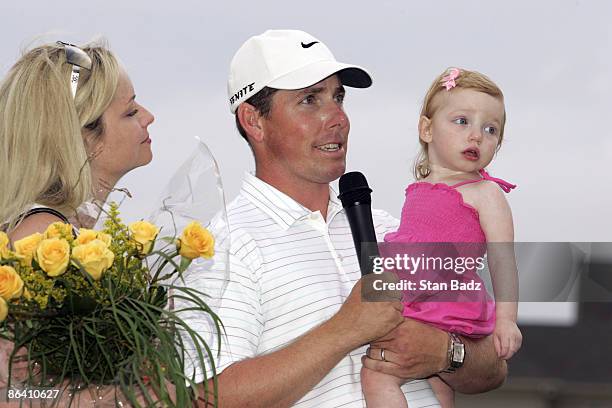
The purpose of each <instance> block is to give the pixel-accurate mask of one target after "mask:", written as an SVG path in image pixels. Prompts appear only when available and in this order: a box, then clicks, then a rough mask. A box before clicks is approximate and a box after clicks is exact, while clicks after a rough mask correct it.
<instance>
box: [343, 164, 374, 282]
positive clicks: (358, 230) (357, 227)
mask: <svg viewBox="0 0 612 408" xmlns="http://www.w3.org/2000/svg"><path fill="white" fill-rule="evenodd" d="M371 192H372V189H370V187H369V186H368V182H367V180H366V178H365V176H364V175H363V174H361V173H360V172H358V171H352V172H350V173H346V174H344V175H343V176H342V177H340V194H339V195H338V198H339V199H340V201H342V207H344V210H345V212H346V217H347V218H348V222H349V225H350V226H351V234H352V235H353V242H354V243H355V249H356V250H357V258H358V259H359V268H360V269H361V275H362V276H364V275H367V274H369V273H372V266H373V261H374V257H378V256H380V254H379V252H378V245H377V243H376V231H374V224H373V222H372V207H371V204H372V198H371V197H370V193H371ZM362 243H367V245H364V246H363V248H362ZM362 249H363V250H364V251H365V252H364V253H362Z"/></svg>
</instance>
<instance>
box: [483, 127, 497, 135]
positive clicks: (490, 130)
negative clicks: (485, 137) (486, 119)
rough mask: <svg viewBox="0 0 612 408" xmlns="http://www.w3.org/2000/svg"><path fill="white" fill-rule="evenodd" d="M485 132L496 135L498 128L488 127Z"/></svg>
mask: <svg viewBox="0 0 612 408" xmlns="http://www.w3.org/2000/svg"><path fill="white" fill-rule="evenodd" d="M484 130H485V132H487V133H488V134H490V135H496V134H497V128H495V126H487V127H486V128H485V129H484Z"/></svg>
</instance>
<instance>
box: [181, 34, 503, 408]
mask: <svg viewBox="0 0 612 408" xmlns="http://www.w3.org/2000/svg"><path fill="white" fill-rule="evenodd" d="M371 82H372V81H371V78H370V76H369V74H368V73H367V72H366V71H365V70H364V69H363V68H360V67H358V66H354V65H348V64H342V63H339V62H337V61H336V60H335V58H334V56H333V55H332V53H331V52H330V51H329V49H328V48H327V47H326V46H325V45H324V44H323V43H321V42H320V41H319V40H318V39H316V38H314V37H312V36H311V35H309V34H307V33H304V32H301V31H290V30H284V31H267V32H265V33H264V34H262V35H259V36H255V37H252V38H250V39H249V40H248V41H246V42H245V43H244V44H243V45H242V47H241V48H240V49H239V50H238V52H237V53H236V55H235V56H234V58H233V60H232V62H231V67H230V76H229V82H228V92H229V100H230V108H231V112H232V113H234V114H235V115H236V123H237V126H238V129H239V132H240V133H241V134H242V136H243V137H244V138H245V139H246V140H247V142H248V143H249V145H250V147H251V149H252V151H253V154H254V156H255V165H256V170H255V175H251V174H246V175H245V177H244V182H243V186H242V189H241V191H240V193H239V195H238V197H237V198H236V199H235V200H234V201H232V203H231V204H230V205H229V206H228V221H229V227H230V231H231V249H230V259H229V270H230V276H229V283H228V286H227V289H226V291H225V293H224V295H223V297H222V299H221V305H220V307H219V309H218V310H217V312H218V314H219V317H220V318H221V320H222V321H223V323H224V325H225V330H226V333H227V337H224V341H223V344H222V347H221V354H220V358H219V359H218V361H216V364H217V372H218V373H219V372H220V374H219V375H218V391H219V395H218V396H219V402H220V406H221V407H224V408H225V407H246V406H249V407H265V408H269V407H290V406H297V407H339V406H342V407H362V406H364V402H363V396H362V393H361V385H360V377H359V374H360V370H361V366H362V360H363V361H364V362H365V364H366V366H367V367H369V368H372V369H374V370H379V371H383V372H386V373H389V374H394V375H398V376H401V377H402V378H406V379H407V381H408V380H409V379H415V378H424V377H427V376H430V375H433V374H436V373H439V372H440V371H442V370H445V369H447V368H449V366H450V365H451V362H452V361H451V360H453V358H455V356H454V355H453V353H452V352H451V353H450V359H449V351H452V350H449V346H457V347H459V346H463V343H465V345H464V347H465V348H466V349H467V350H466V351H467V358H466V359H465V361H460V362H459V363H462V364H463V366H462V367H461V368H459V369H457V371H456V372H454V373H452V374H440V375H441V376H442V378H443V379H444V380H445V381H447V382H448V383H449V384H450V385H451V386H452V387H454V388H455V389H456V390H459V391H462V392H482V391H485V390H488V389H491V388H494V387H496V386H499V384H501V382H502V381H503V379H504V377H505V363H503V362H501V361H499V360H498V359H497V357H496V356H495V351H494V349H493V345H492V342H491V341H490V339H484V340H481V341H478V342H475V341H471V340H467V339H463V343H461V344H457V343H458V342H459V341H457V342H453V341H450V340H449V336H448V334H447V333H444V332H442V331H440V330H438V329H435V328H432V327H429V326H427V325H424V324H420V323H418V322H414V321H410V320H406V321H405V322H404V318H403V317H402V316H401V310H402V304H401V303H399V302H362V301H361V291H360V288H361V281H360V280H359V278H360V271H359V265H358V262H357V257H356V253H355V248H354V245H353V241H352V237H351V233H350V228H349V225H348V221H347V219H346V216H345V214H344V211H343V210H342V207H341V205H340V203H339V201H338V199H337V198H336V195H337V193H335V192H334V191H332V190H331V189H330V186H329V183H330V182H332V181H334V180H335V179H337V178H338V177H340V176H341V175H342V174H343V173H344V171H345V158H346V149H347V140H348V133H349V127H350V124H349V120H348V117H347V116H346V113H345V112H344V109H343V99H344V94H345V90H344V86H351V87H357V88H366V87H369V86H370V85H371ZM373 216H374V225H375V229H376V232H377V234H378V237H379V239H382V236H383V235H384V234H385V233H386V232H389V231H391V230H395V229H396V228H397V220H395V219H393V218H392V217H390V216H389V215H388V214H386V213H384V212H381V211H376V210H374V211H373ZM216 261H217V262H216V266H215V267H216V268H223V267H224V266H225V265H224V264H223V261H222V260H221V259H217V260H216ZM205 281H206V278H205V277H201V276H200V277H199V278H194V277H193V274H192V275H191V276H188V278H187V284H189V285H194V286H195V287H196V288H197V289H201V290H203V291H206V289H205V287H204V286H203V285H205V284H206V283H205ZM187 320H188V323H189V324H190V325H191V327H192V328H193V329H195V330H197V331H199V332H200V333H202V334H204V335H207V334H208V335H210V334H215V331H214V327H213V326H212V325H211V324H210V322H209V321H208V320H207V319H206V317H201V316H198V315H191V316H190V317H188V318H187ZM400 323H401V324H400ZM370 342H375V343H372V345H371V350H369V356H370V357H371V358H366V357H365V354H366V349H367V347H366V346H365V345H367V344H368V343H370ZM382 349H384V353H383V352H382ZM213 352H214V353H215V352H216V350H214V351H213ZM381 357H382V358H381ZM454 363H457V361H455V362H454ZM209 368H210V367H207V372H206V373H204V370H203V369H202V368H201V367H195V369H196V372H197V380H198V381H204V380H205V378H209V380H208V389H209V390H211V389H212V380H211V379H210V377H211V371H210V369H209ZM190 369H191V367H188V370H187V371H188V372H189V370H190ZM202 388H203V387H202ZM402 389H403V390H404V393H405V395H406V397H407V400H408V401H409V404H410V407H411V408H415V407H423V406H429V407H433V406H438V403H437V401H436V399H435V397H434V396H433V393H432V391H431V389H430V388H429V386H428V384H427V382H426V381H425V380H415V381H410V382H407V383H406V384H404V386H403V388H402ZM200 393H201V394H202V395H204V391H203V389H201V390H200ZM205 400H206V397H203V398H202V399H201V400H200V403H201V406H207V405H206V402H204V401H205ZM208 401H209V406H212V397H211V396H210V394H209V395H208Z"/></svg>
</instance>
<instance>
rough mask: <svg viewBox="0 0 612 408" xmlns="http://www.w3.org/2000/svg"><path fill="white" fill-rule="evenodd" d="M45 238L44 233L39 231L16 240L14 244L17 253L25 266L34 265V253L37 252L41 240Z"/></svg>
mask: <svg viewBox="0 0 612 408" xmlns="http://www.w3.org/2000/svg"><path fill="white" fill-rule="evenodd" d="M42 239H43V234H41V233H40V232H37V233H35V234H32V235H28V236H27V237H25V238H22V239H20V240H19V241H15V243H14V244H13V246H14V247H15V253H16V254H17V255H18V256H19V258H20V259H21V263H22V265H24V266H30V265H32V258H33V257H34V253H35V252H36V248H37V247H38V244H40V241H42Z"/></svg>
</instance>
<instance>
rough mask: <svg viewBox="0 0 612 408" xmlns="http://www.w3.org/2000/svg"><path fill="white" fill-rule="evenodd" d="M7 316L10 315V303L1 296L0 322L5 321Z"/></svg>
mask: <svg viewBox="0 0 612 408" xmlns="http://www.w3.org/2000/svg"><path fill="white" fill-rule="evenodd" d="M6 316H8V305H7V304H6V300H4V299H3V298H1V297H0V322H3V321H5V320H6Z"/></svg>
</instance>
